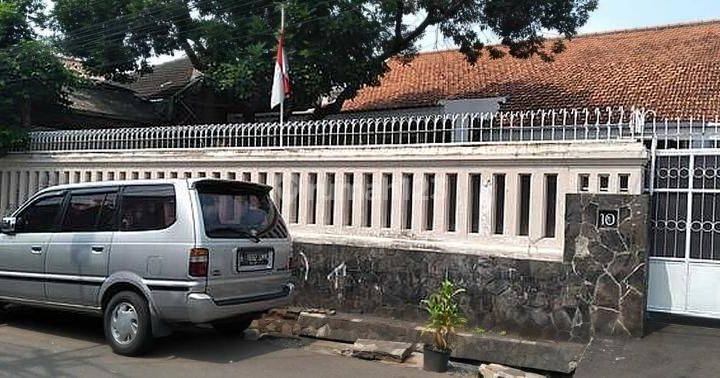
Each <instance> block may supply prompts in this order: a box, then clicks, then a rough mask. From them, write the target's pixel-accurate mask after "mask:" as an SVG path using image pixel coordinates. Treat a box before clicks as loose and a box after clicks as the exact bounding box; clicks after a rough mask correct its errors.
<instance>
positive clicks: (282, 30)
mask: <svg viewBox="0 0 720 378" xmlns="http://www.w3.org/2000/svg"><path fill="white" fill-rule="evenodd" d="M283 33H285V4H281V5H280V35H281V36H282V35H283ZM284 120H285V93H283V99H282V101H280V147H282V145H283V134H284V133H283V121H284Z"/></svg>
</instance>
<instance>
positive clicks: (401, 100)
mask: <svg viewBox="0 0 720 378" xmlns="http://www.w3.org/2000/svg"><path fill="white" fill-rule="evenodd" d="M567 47H568V48H567V50H566V51H564V52H563V53H561V54H560V55H558V56H557V57H556V59H555V61H554V62H550V63H547V62H543V61H542V60H540V59H539V58H531V59H528V60H522V59H515V58H511V57H504V58H501V59H497V60H491V59H489V58H487V54H485V57H483V58H482V60H481V61H480V62H478V64H477V65H475V66H470V65H469V64H468V63H467V62H466V61H465V60H464V57H463V56H462V55H461V54H460V53H458V52H457V51H443V52H433V53H423V54H420V55H419V56H417V57H416V59H415V60H413V61H412V62H411V63H410V64H408V65H402V64H401V63H399V62H398V61H396V60H393V61H392V62H390V67H391V71H390V72H388V73H387V74H386V75H385V76H384V77H383V78H382V79H381V84H380V85H379V86H377V87H367V88H364V89H362V90H361V91H360V92H359V94H358V96H357V97H356V98H355V99H354V100H352V101H347V102H346V103H345V105H344V107H343V111H347V112H357V111H369V110H385V109H396V108H409V107H421V106H431V105H435V104H437V103H438V101H439V100H443V99H467V98H484V97H494V96H507V102H506V103H505V104H503V105H502V106H501V110H531V109H550V108H584V107H608V106H610V107H618V106H624V107H630V106H644V107H646V108H648V109H654V110H655V111H657V112H658V115H659V116H666V117H678V116H681V117H688V116H691V115H693V116H697V115H705V116H711V117H714V116H718V115H720V21H708V22H698V23H692V24H678V25H668V26H663V27H655V28H645V29H634V30H625V31H616V32H607V33H598V34H588V35H583V36H578V37H576V38H574V39H573V40H571V41H569V42H567Z"/></svg>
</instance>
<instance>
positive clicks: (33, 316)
mask: <svg viewBox="0 0 720 378" xmlns="http://www.w3.org/2000/svg"><path fill="white" fill-rule="evenodd" d="M312 349H318V348H313V346H312V344H311V345H307V343H302V342H300V341H295V340H287V339H266V338H263V339H260V340H257V341H249V340H242V339H230V338H226V337H223V336H221V335H219V334H217V333H216V332H215V331H213V330H212V329H201V328H188V329H183V330H180V331H178V332H176V333H175V334H173V335H172V336H170V337H167V338H163V339H160V340H158V341H157V343H156V345H155V348H154V349H153V351H152V353H151V354H149V355H147V356H145V357H142V358H128V357H122V356H118V355H115V354H113V353H112V351H111V350H110V348H109V347H108V346H107V345H105V342H104V338H103V333H102V327H101V321H100V319H96V318H93V317H86V316H80V315H76V314H70V313H61V312H53V311H44V310H35V309H27V308H21V309H14V310H13V311H10V312H9V313H0V376H12V377H61V376H80V377H105V376H115V377H151V378H160V377H173V378H177V377H186V376H192V377H203V378H208V377H372V378H376V377H442V376H444V375H439V374H432V373H427V372H424V371H422V370H420V369H417V368H415V367H404V366H397V365H389V364H383V363H379V362H371V361H362V360H357V359H354V358H349V357H342V356H338V355H332V354H329V353H319V352H317V351H315V350H312Z"/></svg>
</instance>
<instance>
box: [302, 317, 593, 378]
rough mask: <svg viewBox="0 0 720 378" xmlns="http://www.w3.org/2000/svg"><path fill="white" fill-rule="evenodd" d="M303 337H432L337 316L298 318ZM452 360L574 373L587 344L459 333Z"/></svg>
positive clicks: (403, 325)
mask: <svg viewBox="0 0 720 378" xmlns="http://www.w3.org/2000/svg"><path fill="white" fill-rule="evenodd" d="M297 322H298V325H299V327H300V329H301V331H300V335H302V336H308V337H315V338H321V339H327V340H334V341H341V342H346V343H354V342H355V341H356V340H358V339H376V340H390V341H400V342H406V343H415V344H422V343H425V342H432V340H431V339H430V338H431V337H432V335H430V334H427V333H426V334H425V335H423V334H422V330H423V328H422V326H421V325H419V324H416V323H411V322H405V321H400V320H396V319H389V318H381V317H375V316H368V315H359V314H345V313H337V314H336V315H333V316H326V315H322V314H317V313H307V312H303V313H301V314H300V316H299V317H298V320H297ZM452 349H453V353H452V356H453V357H455V358H461V359H468V360H474V361H482V362H492V363H497V364H503V365H507V366H517V367H520V368H529V369H535V370H544V371H553V372H560V373H571V372H572V371H574V370H575V367H576V366H577V362H578V360H579V359H580V357H581V356H582V353H583V352H584V350H585V344H580V343H571V342H556V341H547V340H527V339H521V338H516V337H512V336H509V335H498V334H492V333H485V334H474V333H459V334H458V335H457V337H456V338H455V339H454V343H453V348H452Z"/></svg>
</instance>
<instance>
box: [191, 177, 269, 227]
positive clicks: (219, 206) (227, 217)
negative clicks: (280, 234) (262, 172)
mask: <svg viewBox="0 0 720 378" xmlns="http://www.w3.org/2000/svg"><path fill="white" fill-rule="evenodd" d="M197 190H198V195H199V199H200V208H201V210H202V216H203V224H204V225H205V234H206V235H207V236H208V237H211V238H213V237H216V238H223V237H236V236H237V234H238V232H239V233H252V234H255V235H262V234H264V233H265V232H267V231H268V229H269V228H270V227H271V226H272V225H273V223H274V220H275V216H276V214H275V207H274V206H273V204H272V202H271V201H270V197H269V196H268V195H267V193H265V192H263V191H259V190H257V189H248V188H240V187H237V186H232V185H226V186H223V185H222V184H214V183H213V184H206V185H198V187H197Z"/></svg>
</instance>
